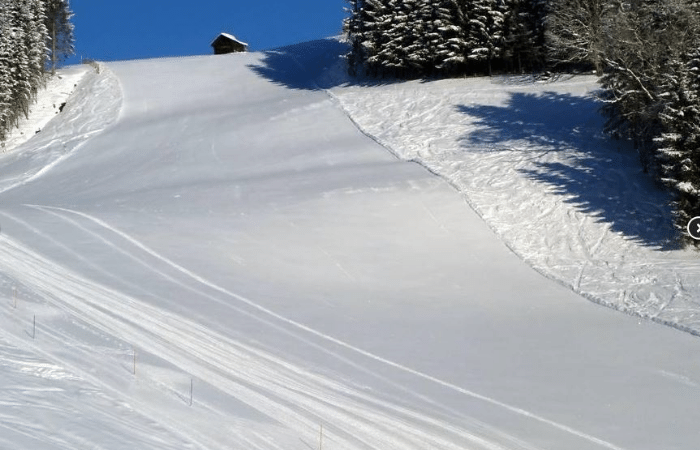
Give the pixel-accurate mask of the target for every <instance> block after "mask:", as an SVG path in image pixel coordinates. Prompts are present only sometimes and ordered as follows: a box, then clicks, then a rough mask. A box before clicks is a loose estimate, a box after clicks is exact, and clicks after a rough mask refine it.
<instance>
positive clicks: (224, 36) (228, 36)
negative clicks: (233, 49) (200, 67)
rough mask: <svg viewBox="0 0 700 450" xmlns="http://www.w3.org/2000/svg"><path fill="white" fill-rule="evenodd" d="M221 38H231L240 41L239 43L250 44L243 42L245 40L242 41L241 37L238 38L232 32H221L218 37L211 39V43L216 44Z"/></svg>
mask: <svg viewBox="0 0 700 450" xmlns="http://www.w3.org/2000/svg"><path fill="white" fill-rule="evenodd" d="M221 38H225V39H228V40H230V41H234V42H238V43H239V44H241V45H245V46H246V47H247V46H248V44H246V43H245V42H243V41H241V40H240V39H238V38H236V36H234V35H232V34H229V33H220V34H219V35H218V36H217V37H216V39H214V40H213V41H211V44H210V45H214V44H215V43H216V41H218V40H219V39H221Z"/></svg>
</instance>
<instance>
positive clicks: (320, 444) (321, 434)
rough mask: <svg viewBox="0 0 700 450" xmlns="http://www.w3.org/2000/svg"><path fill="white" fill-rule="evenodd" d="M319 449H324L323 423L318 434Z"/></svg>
mask: <svg viewBox="0 0 700 450" xmlns="http://www.w3.org/2000/svg"><path fill="white" fill-rule="evenodd" d="M318 450H323V424H321V433H320V434H319V436H318Z"/></svg>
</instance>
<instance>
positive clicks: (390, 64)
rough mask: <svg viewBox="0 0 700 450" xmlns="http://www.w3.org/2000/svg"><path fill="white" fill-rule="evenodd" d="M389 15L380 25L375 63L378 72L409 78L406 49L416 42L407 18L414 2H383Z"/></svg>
mask: <svg viewBox="0 0 700 450" xmlns="http://www.w3.org/2000/svg"><path fill="white" fill-rule="evenodd" d="M384 3H385V7H386V8H387V10H388V11H390V13H389V14H387V15H386V16H385V20H384V21H383V22H382V23H381V27H382V29H383V38H384V39H383V41H382V43H381V46H380V47H379V51H378V52H377V54H376V60H375V61H376V63H377V64H378V66H379V67H380V72H382V73H384V74H388V75H391V76H398V77H407V76H411V75H412V74H413V73H412V72H413V71H411V70H410V64H409V60H408V49H409V48H410V47H411V42H412V41H415V40H416V36H414V34H413V32H412V30H413V28H414V26H415V25H414V24H412V23H411V21H410V19H409V17H410V16H412V15H413V10H414V9H415V6H416V0H384Z"/></svg>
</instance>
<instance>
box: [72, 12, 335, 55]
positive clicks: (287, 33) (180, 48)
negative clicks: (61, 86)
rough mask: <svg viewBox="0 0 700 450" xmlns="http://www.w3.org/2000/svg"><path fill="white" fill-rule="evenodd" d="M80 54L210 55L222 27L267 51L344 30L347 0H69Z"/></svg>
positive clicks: (256, 48) (78, 53)
mask: <svg viewBox="0 0 700 450" xmlns="http://www.w3.org/2000/svg"><path fill="white" fill-rule="evenodd" d="M70 4H71V9H72V10H73V12H74V13H75V17H74V18H73V23H74V24H75V27H76V29H75V37H76V43H75V44H76V45H75V47H76V48H75V51H76V56H75V57H73V58H71V59H70V60H69V61H68V62H69V63H75V62H79V61H80V58H81V57H84V58H92V59H97V60H102V61H115V60H124V59H138V58H154V57H161V56H182V55H202V54H209V53H211V47H209V44H210V42H211V41H212V40H213V39H214V38H215V37H216V36H217V35H218V34H219V33H220V32H222V31H225V32H228V33H232V34H234V35H235V36H236V37H238V38H239V39H240V40H242V41H245V42H247V43H248V44H250V50H253V51H255V50H266V49H270V48H275V47H280V46H283V45H287V44H295V43H298V42H303V41H308V40H312V39H319V38H324V37H329V36H335V35H337V34H339V33H340V31H341V28H342V20H343V17H345V16H346V13H345V12H344V10H343V8H344V7H345V6H346V5H347V3H346V2H345V1H344V0H302V1H298V2H294V1H288V0H287V1H282V0H262V1H257V0H227V1H222V0H200V1H191V0H190V1H185V0H168V1H166V0H119V1H106V0H71V2H70Z"/></svg>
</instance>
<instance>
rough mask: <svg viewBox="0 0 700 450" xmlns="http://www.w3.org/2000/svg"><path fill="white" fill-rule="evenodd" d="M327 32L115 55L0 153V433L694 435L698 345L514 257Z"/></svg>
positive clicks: (34, 437)
mask: <svg viewBox="0 0 700 450" xmlns="http://www.w3.org/2000/svg"><path fill="white" fill-rule="evenodd" d="M337 50H338V44H337V43H335V42H333V41H322V42H316V43H309V44H301V45H299V46H294V47H290V48H287V49H280V50H279V51H274V52H268V53H266V54H260V53H253V54H233V55H226V56H218V57H193V58H178V59H161V60H151V61H133V62H124V63H112V64H108V65H106V66H105V67H103V68H102V70H100V73H99V74H97V73H94V74H89V75H86V77H85V78H84V79H83V81H82V82H81V84H80V85H79V87H78V89H76V92H75V94H74V95H73V97H71V101H70V102H69V104H68V105H67V106H66V109H65V110H64V112H63V113H62V114H60V115H58V116H57V117H56V118H55V119H54V120H53V121H51V122H50V123H49V124H48V125H47V127H45V128H44V131H42V133H40V134H38V135H37V136H35V137H34V138H33V139H31V140H29V141H28V142H26V143H25V144H23V145H21V146H19V147H17V149H16V150H15V151H13V152H11V153H7V154H5V155H3V159H2V160H0V177H1V178H2V181H1V182H2V186H3V188H2V189H3V192H2V193H1V194H0V198H1V199H0V226H1V234H0V274H1V277H2V278H1V279H0V288H1V289H2V293H3V295H4V301H3V302H2V304H0V322H1V323H2V326H1V327H0V366H2V369H1V370H0V381H2V383H1V384H0V390H1V391H2V394H1V395H0V405H2V406H1V408H0V445H1V446H2V447H3V448H18V447H19V448H40V449H41V448H46V449H54V448H84V447H100V448H109V449H113V448H114V449H121V448H149V449H151V448H152V449H170V448H193V449H219V448H245V449H285V450H289V449H299V450H301V449H309V448H318V446H319V440H320V439H322V445H323V448H324V449H381V450H391V449H396V450H399V449H401V450H411V449H416V450H424V449H455V450H456V449H516V450H518V449H533V450H534V449H562V448H566V449H574V450H576V449H615V450H618V449H630V450H632V449H634V450H639V449H642V450H643V449H659V448H664V449H693V448H694V446H695V445H696V443H697V442H698V441H699V440H700V432H698V428H697V418H698V417H699V414H698V413H699V411H698V406H697V401H696V396H697V393H698V386H700V368H698V367H697V364H695V363H694V356H693V355H695V354H697V352H698V351H699V350H700V342H699V341H698V340H697V338H695V337H693V336H691V335H689V334H684V333H680V332H678V331H676V330H672V329H670V328H667V327H663V326H660V325H658V324H654V323H651V322H646V321H640V320H639V319H637V318H634V317H631V316H627V315H623V314H617V313H614V312H613V311H611V310H609V309H605V308H600V307H598V306H597V305H594V304H593V303H591V302H589V301H587V300H585V299H583V298H582V297H581V296H579V295H577V294H576V293H574V292H573V291H572V290H571V289H569V288H568V287H565V286H563V285H562V284H559V283H556V282H554V281H552V280H551V279H548V278H546V277H544V276H542V275H541V274H540V273H538V272H537V271H535V270H533V269H532V268H531V267H530V266H528V265H527V264H526V263H525V262H523V261H522V260H521V259H520V258H518V257H517V256H516V255H515V254H514V253H513V252H512V251H511V250H510V249H509V248H508V247H507V246H506V245H504V244H503V242H502V240H501V239H499V236H498V234H495V233H494V232H493V231H492V229H491V228H490V226H494V225H493V224H492V223H489V225H490V226H489V225H487V223H485V222H484V220H483V219H482V218H481V217H480V216H479V215H478V214H477V213H476V212H475V211H474V210H473V209H472V207H470V206H469V204H467V203H466V202H465V201H464V200H463V199H462V197H461V196H460V194H459V193H458V192H456V191H455V190H454V188H453V187H452V186H451V185H450V184H448V183H447V182H445V181H444V180H443V179H442V178H440V177H437V176H435V175H433V174H432V173H431V172H429V171H427V170H425V168H424V167H422V166H421V165H418V164H415V163H409V162H404V161H402V160H400V159H398V158H396V157H395V156H394V155H392V153H391V152H390V151H388V150H387V149H386V148H384V147H382V146H380V145H378V144H377V142H375V140H374V139H372V137H374V138H375V139H377V140H382V139H384V138H385V137H386V136H387V135H388V134H392V135H393V136H399V135H400V133H398V132H395V131H390V132H387V133H386V134H384V135H383V134H382V132H383V130H391V125H390V123H389V121H388V120H384V119H380V116H379V114H381V113H382V112H383V111H384V112H386V111H387V110H388V109H390V108H392V106H391V105H392V103H393V102H399V103H400V102H401V101H403V99H405V98H406V92H408V89H407V90H406V92H401V89H402V88H401V86H404V87H406V86H408V87H409V89H415V94H416V95H415V99H416V103H415V104H416V107H418V106H420V104H421V102H420V101H419V100H421V99H425V98H429V97H428V96H426V95H424V94H423V93H421V91H420V86H418V85H415V84H410V83H409V84H397V85H394V86H392V85H389V86H383V87H372V88H362V89H366V91H365V92H366V95H368V96H373V97H376V98H378V99H379V98H383V99H384V103H383V105H384V108H387V109H382V108H379V107H377V108H375V109H374V111H375V114H377V122H381V123H384V127H383V128H379V129H376V128H371V126H370V125H371V123H369V120H368V117H369V115H368V114H366V113H359V112H358V111H357V110H356V111H355V113H354V117H353V118H350V117H348V116H347V114H346V111H347V110H352V109H353V108H355V107H357V108H358V109H359V106H358V105H363V104H365V105H368V104H371V100H370V99H367V98H362V97H361V92H362V91H361V88H359V87H346V88H341V87H336V88H333V89H331V90H330V91H324V90H323V89H320V88H318V87H317V84H315V83H314V80H316V82H317V83H320V84H324V83H328V82H329V81H332V79H333V72H332V68H330V67H331V64H333V63H334V60H333V57H334V54H333V53H332V52H333V51H337ZM324 67H329V69H324ZM305 70H306V71H305ZM319 77H321V78H319ZM319 80H321V81H319ZM459 82H460V81H458V80H455V81H453V82H451V83H454V85H453V86H454V89H458V83H459ZM461 82H462V83H464V86H466V87H465V89H470V87H469V83H466V82H464V81H461ZM441 83H444V82H439V83H428V84H426V85H425V88H426V89H433V86H440V85H441ZM554 84H556V83H554ZM436 89H437V88H436ZM521 89H523V90H527V86H522V87H521ZM533 89H535V90H538V91H539V89H540V87H539V85H535V86H534V87H533ZM564 89H566V87H565V88H564ZM386 92H389V93H390V92H394V94H395V95H393V96H392V95H388V96H384V95H385V94H384V93H386ZM372 105H373V106H377V104H376V103H372ZM404 106H406V105H404ZM487 106H488V105H487ZM588 106H589V107H592V105H588ZM420 111H421V110H420V109H414V110H413V112H412V111H411V109H410V108H404V110H403V112H402V114H406V115H405V117H404V116H401V115H399V114H398V112H397V116H396V123H399V124H400V123H405V124H408V123H412V120H417V119H415V116H416V115H418V116H419V115H420V114H421V112H420ZM553 115H554V116H556V112H553ZM439 116H440V114H438V113H436V114H434V117H439ZM464 116H465V117H466V115H464ZM402 117H403V118H402ZM412 117H413V118H412ZM382 120H383V122H382ZM469 120H471V119H465V123H468V121H469ZM356 123H361V124H362V126H363V128H365V129H364V130H360V129H358V128H357V126H356ZM453 127H454V128H455V129H453ZM542 127H544V125H543V126H542ZM456 128H457V127H455V126H454V125H450V124H448V125H446V128H445V130H443V131H444V134H445V135H446V136H454V135H455V134H456V133H458V132H461V133H466V132H468V131H469V130H458V129H456ZM48 130H52V131H51V133H53V138H51V137H50V136H51V135H50V134H49V133H48V132H47V131H48ZM406 132H407V133H408V131H406ZM365 133H367V134H365ZM368 134H369V135H370V136H368ZM424 136H425V135H424ZM397 139H398V138H397ZM446 143H447V144H449V141H447V142H446ZM439 147H440V143H439V142H434V143H433V146H432V147H431V148H433V149H437V148H439ZM392 150H393V151H394V152H395V153H396V154H401V152H402V151H403V150H401V148H399V147H397V146H394V144H393V143H392ZM465 153H468V152H465ZM469 161H471V162H474V160H469ZM469 161H467V162H469ZM482 164H483V167H482V168H483V169H484V170H485V171H487V170H490V169H489V168H488V165H487V163H486V162H482ZM493 170H497V169H496V168H494V169H493ZM484 176H485V175H484ZM451 181H453V180H451ZM496 181H497V179H495V178H493V182H494V183H496ZM487 184H488V183H487ZM506 188H507V186H504V189H506ZM512 194H513V195H516V194H518V193H517V192H513V193H512ZM470 198H471V197H470ZM503 202H504V203H508V202H507V201H505V200H503ZM472 204H474V205H476V206H477V207H478V204H477V203H475V202H473V201H472ZM495 206H496V205H495V204H494V208H495ZM503 207H504V208H507V207H508V206H507V205H503ZM479 211H480V213H481V214H483V215H484V217H486V215H485V214H484V213H483V211H482V210H481V209H479ZM580 214H581V216H580V217H582V218H584V219H585V218H586V217H587V216H586V215H585V214H583V213H580ZM486 218H487V219H489V218H488V217H486ZM526 218H527V217H526ZM589 220H590V221H592V220H591V219H589ZM563 227H564V228H566V223H564V224H563ZM494 228H496V227H494ZM496 230H497V231H498V229H497V228H496ZM556 236H558V235H555V237H556ZM506 237H507V236H506ZM506 237H504V239H505V238H506ZM516 237H517V236H512V238H513V239H515V238H516ZM506 241H507V242H508V244H509V246H511V247H512V248H515V249H516V251H518V249H517V248H516V246H515V245H513V244H512V243H511V242H510V241H508V240H507V239H506ZM547 251H549V250H548V249H542V252H543V253H546V252H547ZM630 263H631V262H630ZM538 269H540V270H541V268H539V267H538ZM684 292H687V290H686V291H684ZM35 319H36V322H35ZM35 323H36V326H35V325H34V324H35Z"/></svg>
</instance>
